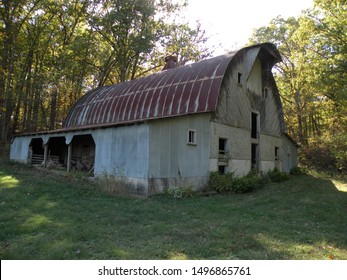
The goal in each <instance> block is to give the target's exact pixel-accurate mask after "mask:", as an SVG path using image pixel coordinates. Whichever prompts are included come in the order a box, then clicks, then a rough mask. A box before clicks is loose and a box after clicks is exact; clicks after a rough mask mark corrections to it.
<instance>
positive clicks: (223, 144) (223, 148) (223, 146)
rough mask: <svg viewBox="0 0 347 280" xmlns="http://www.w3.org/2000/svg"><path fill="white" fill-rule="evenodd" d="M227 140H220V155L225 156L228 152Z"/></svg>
mask: <svg viewBox="0 0 347 280" xmlns="http://www.w3.org/2000/svg"><path fill="white" fill-rule="evenodd" d="M226 144H227V139H224V138H219V154H220V155H225V154H226V153H227V152H226Z"/></svg>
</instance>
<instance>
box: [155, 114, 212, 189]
mask: <svg viewBox="0 0 347 280" xmlns="http://www.w3.org/2000/svg"><path fill="white" fill-rule="evenodd" d="M210 118H211V117H210V114H198V115H190V116H182V117H176V118H168V119H162V120H157V121H152V122H151V123H150V150H149V153H150V155H151V158H150V163H149V182H150V183H149V184H150V192H152V193H154V192H158V191H161V190H163V187H164V186H166V187H167V186H179V185H189V184H192V185H194V186H196V187H197V188H200V187H202V186H203V185H204V184H206V180H207V177H208V175H209V157H210V126H209V124H210ZM189 129H191V130H195V131H196V145H189V144H187V140H188V138H187V135H188V130H189Z"/></svg>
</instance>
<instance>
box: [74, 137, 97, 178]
mask: <svg viewBox="0 0 347 280" xmlns="http://www.w3.org/2000/svg"><path fill="white" fill-rule="evenodd" d="M94 163H95V142H94V139H93V136H92V135H91V134H86V135H75V136H74V137H73V139H72V155H71V169H75V170H82V171H87V172H88V173H89V174H94Z"/></svg>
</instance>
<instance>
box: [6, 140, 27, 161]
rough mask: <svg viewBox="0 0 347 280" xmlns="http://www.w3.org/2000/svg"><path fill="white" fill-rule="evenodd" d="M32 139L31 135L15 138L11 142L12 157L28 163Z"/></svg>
mask: <svg viewBox="0 0 347 280" xmlns="http://www.w3.org/2000/svg"><path fill="white" fill-rule="evenodd" d="M31 139H32V137H30V136H26V137H16V138H14V140H13V142H12V144H11V150H10V159H11V160H14V161H17V162H21V163H25V164H27V163H28V153H29V144H30V141H31Z"/></svg>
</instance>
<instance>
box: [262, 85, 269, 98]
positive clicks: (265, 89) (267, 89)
mask: <svg viewBox="0 0 347 280" xmlns="http://www.w3.org/2000/svg"><path fill="white" fill-rule="evenodd" d="M268 95H269V88H268V87H264V91H263V99H266V98H267V97H268Z"/></svg>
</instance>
